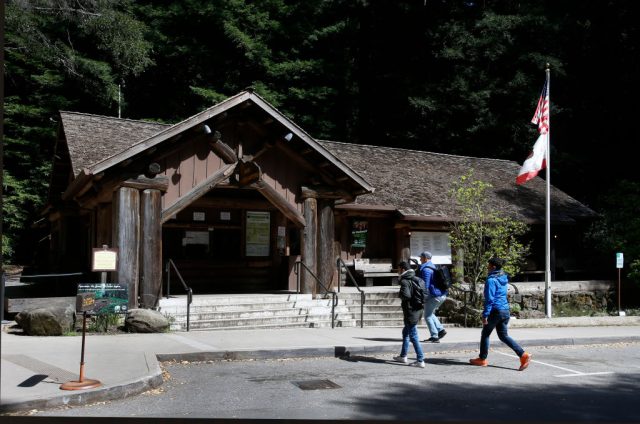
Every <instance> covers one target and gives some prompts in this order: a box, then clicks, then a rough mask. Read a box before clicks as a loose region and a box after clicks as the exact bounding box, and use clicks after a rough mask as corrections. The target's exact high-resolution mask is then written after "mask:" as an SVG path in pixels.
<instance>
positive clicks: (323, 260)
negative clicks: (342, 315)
mask: <svg viewBox="0 0 640 424" xmlns="http://www.w3.org/2000/svg"><path fill="white" fill-rule="evenodd" d="M333 204H334V201H333V200H328V199H320V200H319V201H318V273H317V275H318V278H320V281H322V284H324V285H325V287H326V288H327V289H331V284H332V282H333V276H334V272H335V271H336V266H335V264H336V255H335V253H334V243H333V242H334V238H335V235H334V234H335V220H334V217H333ZM338 284H339V282H338Z"/></svg>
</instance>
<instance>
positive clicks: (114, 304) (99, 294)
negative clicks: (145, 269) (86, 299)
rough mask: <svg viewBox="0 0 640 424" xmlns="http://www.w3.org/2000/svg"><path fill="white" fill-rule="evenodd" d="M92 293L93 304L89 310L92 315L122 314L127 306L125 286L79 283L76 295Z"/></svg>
mask: <svg viewBox="0 0 640 424" xmlns="http://www.w3.org/2000/svg"><path fill="white" fill-rule="evenodd" d="M82 293H93V295H94V299H95V300H94V304H93V308H91V310H90V311H89V310H87V311H88V312H92V313H94V314H114V313H115V314H124V313H126V312H127V305H128V304H129V294H128V292H127V286H125V285H121V284H116V283H79V284H78V295H81V294H82Z"/></svg>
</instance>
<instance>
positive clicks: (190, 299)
mask: <svg viewBox="0 0 640 424" xmlns="http://www.w3.org/2000/svg"><path fill="white" fill-rule="evenodd" d="M171 266H172V267H173V269H174V270H175V272H176V275H177V276H178V278H179V279H180V282H181V283H182V287H184V289H185V291H186V292H187V331H189V322H190V317H191V302H193V290H191V287H189V286H187V283H185V282H184V278H182V275H181V274H180V271H178V267H177V266H176V264H175V262H173V260H172V259H169V260H168V261H167V267H166V269H167V296H166V297H167V299H168V298H169V287H171Z"/></svg>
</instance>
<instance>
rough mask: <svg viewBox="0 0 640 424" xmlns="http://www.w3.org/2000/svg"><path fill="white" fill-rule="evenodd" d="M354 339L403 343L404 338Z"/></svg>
mask: <svg viewBox="0 0 640 424" xmlns="http://www.w3.org/2000/svg"><path fill="white" fill-rule="evenodd" d="M354 339H360V340H369V341H372V342H400V343H402V337H398V338H388V337H354Z"/></svg>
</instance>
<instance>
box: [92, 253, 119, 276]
mask: <svg viewBox="0 0 640 424" xmlns="http://www.w3.org/2000/svg"><path fill="white" fill-rule="evenodd" d="M117 263H118V249H107V248H104V247H103V248H94V249H93V255H92V261H91V270H92V271H115V270H116V264H117Z"/></svg>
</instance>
